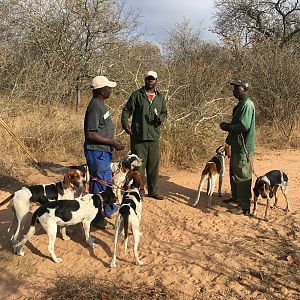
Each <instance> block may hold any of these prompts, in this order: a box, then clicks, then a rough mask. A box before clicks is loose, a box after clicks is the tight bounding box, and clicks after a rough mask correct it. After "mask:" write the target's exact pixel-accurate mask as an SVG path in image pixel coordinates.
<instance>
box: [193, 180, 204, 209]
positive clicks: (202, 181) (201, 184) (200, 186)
mask: <svg viewBox="0 0 300 300" xmlns="http://www.w3.org/2000/svg"><path fill="white" fill-rule="evenodd" d="M206 178H207V174H205V175H204V174H202V177H201V180H200V183H199V186H198V196H197V199H196V201H195V202H194V204H193V206H194V207H195V206H196V205H197V204H198V202H199V200H200V196H201V190H202V187H203V185H204V182H205V180H206Z"/></svg>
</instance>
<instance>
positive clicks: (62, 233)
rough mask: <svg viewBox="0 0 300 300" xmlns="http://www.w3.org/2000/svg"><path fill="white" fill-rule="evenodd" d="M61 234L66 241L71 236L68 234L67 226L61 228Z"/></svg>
mask: <svg viewBox="0 0 300 300" xmlns="http://www.w3.org/2000/svg"><path fill="white" fill-rule="evenodd" d="M60 234H61V238H62V239H63V240H64V241H69V240H70V239H71V238H70V237H69V236H67V230H66V227H61V228H60Z"/></svg>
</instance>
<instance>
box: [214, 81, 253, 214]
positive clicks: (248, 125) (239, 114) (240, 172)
mask: <svg viewBox="0 0 300 300" xmlns="http://www.w3.org/2000/svg"><path fill="white" fill-rule="evenodd" d="M230 84H231V85H232V86H233V95H234V97H235V98H237V99H238V100H239V103H238V104H237V105H236V106H235V107H234V109H233V113H232V120H231V123H224V122H223V123H221V124H220V127H221V129H222V130H224V131H228V133H229V134H228V136H227V138H226V143H227V144H229V145H230V146H231V157H230V186H231V194H232V198H233V201H236V202H237V203H238V207H237V208H235V209H233V210H231V212H232V213H235V214H244V215H249V213H250V203H251V195H252V194H251V184H252V168H251V162H250V160H251V161H253V156H254V138H255V107H254V104H253V102H252V101H251V99H250V98H249V97H248V95H247V90H248V84H247V83H245V82H243V81H241V80H235V81H233V82H231V83H230Z"/></svg>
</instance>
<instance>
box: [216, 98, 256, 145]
mask: <svg viewBox="0 0 300 300" xmlns="http://www.w3.org/2000/svg"><path fill="white" fill-rule="evenodd" d="M254 113H255V110H254V106H253V104H252V103H247V104H245V106H244V107H243V108H242V111H241V115H240V118H239V122H238V123H237V124H231V123H221V124H220V127H221V129H222V130H224V131H228V132H229V135H228V137H227V139H228V141H229V140H230V134H231V133H232V134H240V133H243V132H246V131H248V130H249V129H250V126H251V121H252V117H253V114H254ZM227 139H226V141H227ZM228 144H230V143H228Z"/></svg>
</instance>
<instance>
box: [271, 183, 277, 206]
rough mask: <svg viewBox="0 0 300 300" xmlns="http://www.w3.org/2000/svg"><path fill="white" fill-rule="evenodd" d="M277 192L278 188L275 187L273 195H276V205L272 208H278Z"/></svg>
mask: <svg viewBox="0 0 300 300" xmlns="http://www.w3.org/2000/svg"><path fill="white" fill-rule="evenodd" d="M277 190H278V186H275V187H274V189H273V193H274V196H275V203H274V205H273V207H272V208H277V207H278V198H277Z"/></svg>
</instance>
